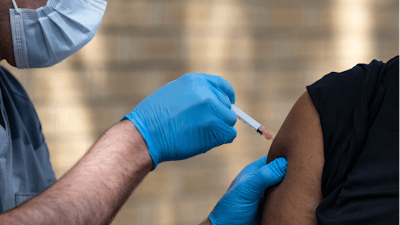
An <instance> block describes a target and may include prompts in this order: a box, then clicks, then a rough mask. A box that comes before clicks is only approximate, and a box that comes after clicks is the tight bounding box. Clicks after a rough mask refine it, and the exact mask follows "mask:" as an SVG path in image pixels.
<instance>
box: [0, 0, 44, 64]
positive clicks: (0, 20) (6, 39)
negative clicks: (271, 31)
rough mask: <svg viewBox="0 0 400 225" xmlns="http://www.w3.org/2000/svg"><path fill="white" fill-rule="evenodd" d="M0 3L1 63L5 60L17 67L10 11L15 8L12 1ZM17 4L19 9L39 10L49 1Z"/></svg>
mask: <svg viewBox="0 0 400 225" xmlns="http://www.w3.org/2000/svg"><path fill="white" fill-rule="evenodd" d="M0 1H1V4H0V61H1V60H3V59H5V60H7V62H8V63H9V64H10V65H12V66H16V62H15V56H14V48H13V42H12V34H11V24H10V14H9V9H11V8H14V6H13V4H12V2H11V0H0ZM15 2H16V3H17V5H18V8H25V9H37V8H39V7H41V6H45V5H46V3H47V0H16V1H15Z"/></svg>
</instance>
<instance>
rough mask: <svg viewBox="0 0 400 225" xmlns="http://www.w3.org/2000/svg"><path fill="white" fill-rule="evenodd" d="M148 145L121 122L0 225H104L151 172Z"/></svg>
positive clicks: (0, 220) (0, 217) (1, 218)
mask: <svg viewBox="0 0 400 225" xmlns="http://www.w3.org/2000/svg"><path fill="white" fill-rule="evenodd" d="M152 167H153V164H152V159H151V157H150V155H149V152H148V150H147V146H146V143H145V141H144V139H143V138H142V136H141V135H140V133H139V132H138V131H137V129H136V127H135V126H133V124H132V123H131V122H130V121H128V120H124V121H122V122H121V123H119V124H117V125H115V126H114V127H112V128H111V129H110V130H108V131H107V132H106V133H105V134H104V135H103V136H102V137H101V138H100V139H99V141H98V142H97V143H96V144H95V145H94V146H93V147H92V148H91V149H90V150H89V152H88V153H87V154H86V155H85V156H84V157H83V158H82V159H81V160H80V161H79V162H78V163H77V165H75V167H74V168H72V169H71V170H70V171H69V172H68V173H67V174H66V175H65V176H63V177H62V178H61V179H60V180H59V181H57V182H56V183H55V184H54V185H53V186H51V187H50V188H48V189H47V190H46V191H44V192H43V193H41V194H40V195H39V196H37V197H35V198H33V199H32V200H30V201H28V202H27V203H25V204H23V205H21V206H20V207H18V208H15V209H13V210H11V211H8V212H6V213H3V214H1V215H0V224H108V223H110V222H111V221H112V219H113V218H114V217H115V215H116V213H117V212H118V211H119V209H120V208H121V207H122V205H123V204H124V203H125V201H126V200H127V199H128V197H129V196H130V195H131V193H132V191H133V190H134V189H135V187H136V186H137V185H138V184H139V183H140V181H141V180H142V179H143V178H144V177H145V176H146V175H147V173H148V172H149V171H150V170H151V169H152Z"/></svg>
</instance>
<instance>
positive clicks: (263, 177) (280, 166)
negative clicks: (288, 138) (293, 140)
mask: <svg viewBox="0 0 400 225" xmlns="http://www.w3.org/2000/svg"><path fill="white" fill-rule="evenodd" d="M286 171H287V160H286V159H285V158H283V157H281V158H277V159H275V160H274V161H272V162H270V163H268V164H267V165H265V166H263V167H261V169H259V170H258V171H257V173H256V174H255V176H253V177H251V179H252V180H253V182H254V183H255V185H256V186H258V187H260V188H262V190H265V189H266V188H268V187H270V186H272V185H275V184H277V183H279V182H280V181H282V180H283V178H284V177H285V176H286Z"/></svg>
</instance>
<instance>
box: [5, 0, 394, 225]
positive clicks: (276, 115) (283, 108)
mask: <svg viewBox="0 0 400 225" xmlns="http://www.w3.org/2000/svg"><path fill="white" fill-rule="evenodd" d="M398 9H399V2H398V1H396V0H375V1H373V0H352V1H349V0H334V1H317V0H311V1H294V0H292V1H290V0H283V1H261V0H241V1H239V0H236V1H235V0H232V1H228V0H203V1H195V0H186V1H183V0H169V1H161V0H147V1H142V0H111V1H109V2H108V7H107V11H106V14H105V17H104V20H103V22H102V25H101V27H100V29H99V31H98V34H97V35H96V37H95V38H94V40H93V41H92V42H91V43H90V44H88V45H87V46H86V47H84V48H83V49H82V50H81V51H79V52H78V53H76V54H75V55H74V56H72V57H71V58H69V59H67V60H66V61H64V62H62V63H61V64H59V65H57V66H54V67H52V68H48V69H40V70H23V71H18V70H16V69H13V68H11V69H10V70H11V71H12V73H13V74H14V75H15V76H16V77H17V78H18V79H19V80H20V81H21V83H22V84H23V85H24V87H25V88H26V89H27V91H28V93H29V95H30V97H31V99H32V101H33V102H34V104H35V106H36V109H37V112H38V115H39V117H40V119H41V122H42V127H43V132H44V134H45V137H46V140H47V143H48V147H49V150H50V154H51V162H52V164H53V168H54V170H55V173H56V175H57V178H60V177H61V176H62V175H63V174H64V173H65V172H66V171H68V170H69V169H70V168H71V167H72V166H73V165H74V164H75V163H76V162H77V160H79V159H80V158H81V157H82V155H83V154H85V152H86V151H87V150H88V149H89V148H90V146H91V145H92V144H93V143H94V142H95V141H96V139H97V138H98V137H99V136H100V135H101V134H102V133H103V132H104V131H105V130H106V129H107V128H109V127H110V126H112V125H113V124H115V123H117V122H118V121H119V120H120V119H121V118H122V117H123V116H124V114H126V113H128V112H129V111H130V110H132V109H133V108H134V107H135V106H136V105H137V104H138V103H139V102H140V101H141V100H142V99H143V98H145V97H146V96H147V95H149V94H150V93H152V92H154V91H155V90H157V89H158V88H159V87H161V86H162V85H163V84H165V83H167V82H169V81H171V80H173V79H176V78H178V77H179V76H181V75H183V74H185V73H190V72H203V73H209V74H214V75H220V76H222V77H224V78H225V79H226V80H228V81H229V82H230V83H231V84H232V85H233V86H234V88H235V91H236V99H237V105H238V106H239V107H240V108H241V109H242V110H244V111H245V112H247V113H248V114H250V115H251V116H253V117H254V118H255V119H256V120H258V121H260V122H261V123H262V124H264V125H265V126H266V127H267V129H270V130H272V131H273V132H274V133H276V132H277V131H278V130H279V127H280V125H281V124H282V122H283V121H284V119H285V117H286V115H287V113H288V112H289V110H290V108H291V106H292V105H293V104H294V102H295V101H296V100H297V98H298V97H299V96H300V95H301V94H302V93H303V92H304V91H305V90H306V89H305V86H306V85H309V84H312V83H313V82H315V81H316V80H318V79H319V78H321V77H322V76H324V75H325V74H327V73H329V72H331V71H343V70H347V69H350V68H351V67H353V66H354V65H355V64H357V63H369V62H370V61H371V60H372V59H374V58H375V59H378V60H382V61H387V60H389V59H390V58H392V57H394V56H395V55H398V52H399V43H398V41H399V14H398ZM1 64H2V65H5V63H4V62H3V63H1ZM6 67H7V68H9V66H6ZM235 127H236V128H237V130H238V137H237V138H236V140H235V141H234V142H233V143H232V144H229V145H225V146H222V147H218V148H215V149H213V150H212V151H210V152H208V153H207V154H204V155H200V156H198V157H195V158H192V159H189V160H186V161H181V162H174V163H162V164H160V165H159V167H158V168H157V169H156V170H155V171H154V172H152V173H151V174H150V175H149V176H148V177H147V178H146V179H145V180H144V182H143V183H142V184H141V186H140V187H139V188H138V189H137V190H136V191H135V193H134V194H133V195H132V197H131V198H130V200H129V201H128V202H127V204H126V205H125V206H124V207H123V209H122V211H121V212H120V214H119V215H118V216H117V217H116V219H115V221H114V222H113V224H115V225H117V224H138V225H139V224H160V225H161V224H163V225H170V224H171V225H172V224H178V225H179V224H196V223H199V222H200V221H201V220H203V219H204V218H205V217H206V216H207V215H208V214H209V212H210V211H211V210H212V208H213V206H214V205H215V204H216V202H217V201H218V199H219V198H220V197H221V196H222V195H223V193H224V192H225V191H226V189H227V188H228V186H229V184H230V182H231V181H232V180H233V179H234V177H235V175H236V174H237V173H239V171H240V170H241V168H243V167H244V166H245V165H247V164H248V163H250V162H252V161H253V160H255V159H257V158H259V157H261V156H263V155H265V154H266V153H267V152H268V149H269V147H270V144H271V142H269V141H266V140H265V139H263V138H262V137H260V136H258V135H257V134H256V133H255V132H254V131H252V130H251V129H250V128H249V127H248V126H247V125H244V124H243V123H242V122H240V121H238V122H237V124H236V126H235Z"/></svg>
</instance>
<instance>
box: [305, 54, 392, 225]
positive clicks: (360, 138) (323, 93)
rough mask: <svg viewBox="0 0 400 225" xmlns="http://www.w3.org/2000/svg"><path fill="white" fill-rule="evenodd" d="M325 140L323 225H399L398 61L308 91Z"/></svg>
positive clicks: (331, 77)
mask: <svg viewBox="0 0 400 225" xmlns="http://www.w3.org/2000/svg"><path fill="white" fill-rule="evenodd" d="M307 90H308V93H309V95H310V96H311V99H312V101H313V103H314V105H315V108H316V109H317V111H318V113H319V116H320V121H321V127H322V132H323V139H324V154H325V164H324V169H323V174H322V182H321V188H322V194H323V197H324V200H323V201H322V202H321V204H320V205H319V206H318V208H317V210H316V214H317V218H318V222H319V224H398V223H399V57H398V56H397V57H395V58H393V59H391V60H390V61H388V62H387V63H382V62H380V61H376V60H374V61H372V62H371V63H370V64H368V65H366V64H359V65H357V66H355V67H354V68H352V69H350V70H348V71H345V72H342V73H330V74H328V75H326V76H324V77H323V78H322V79H320V80H319V81H317V82H315V83H314V84H312V85H310V86H308V87H307Z"/></svg>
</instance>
